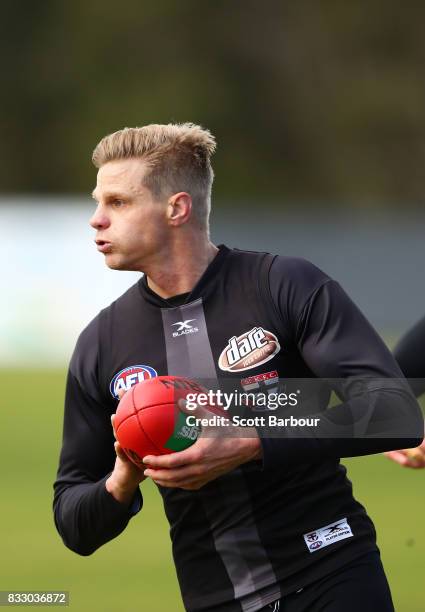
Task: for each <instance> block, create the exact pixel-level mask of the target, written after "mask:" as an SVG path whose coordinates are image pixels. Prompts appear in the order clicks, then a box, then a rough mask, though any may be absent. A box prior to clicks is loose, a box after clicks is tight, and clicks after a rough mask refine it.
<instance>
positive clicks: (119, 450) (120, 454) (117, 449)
mask: <svg viewBox="0 0 425 612" xmlns="http://www.w3.org/2000/svg"><path fill="white" fill-rule="evenodd" d="M114 448H115V452H116V455H117V457H119V459H121V461H124V462H125V463H129V462H130V459H129V458H128V457H127V455H126V454H125V451H124V450H123V448H122V446H121V444H120V443H119V442H115V443H114Z"/></svg>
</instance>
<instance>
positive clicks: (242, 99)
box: [0, 0, 425, 207]
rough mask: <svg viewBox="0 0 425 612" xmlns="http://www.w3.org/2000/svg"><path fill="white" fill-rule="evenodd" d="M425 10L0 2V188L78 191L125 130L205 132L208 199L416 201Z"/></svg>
mask: <svg viewBox="0 0 425 612" xmlns="http://www.w3.org/2000/svg"><path fill="white" fill-rule="evenodd" d="M424 19H425V5H424V4H423V3H422V2H419V1H417V0H412V1H411V2H409V3H408V4H407V5H403V4H401V3H400V2H398V1H397V0H387V2H385V5H383V4H382V2H379V1H378V0H370V1H369V2H365V1H364V0H361V1H360V2H337V1H336V0H319V1H316V2H314V1H309V0H300V1H298V2H279V1H269V2H263V3H260V2H254V1H253V0H246V1H244V2H224V1H223V0H217V1H216V2H207V1H205V0H204V1H201V2H199V1H195V0H186V1H185V2H172V1H171V0H159V1H158V2H155V3H149V2H144V3H142V2H140V1H139V0H123V1H122V2H120V3H117V2H101V1H100V0H90V1H89V2H87V1H85V0H73V1H72V2H58V1H57V0H42V1H41V2H32V1H30V0H18V1H17V2H15V1H14V0H4V2H2V19H1V21H0V58H1V59H0V61H1V63H2V89H3V95H2V100H1V128H2V137H1V139H0V156H1V159H2V163H1V164H0V191H3V192H4V191H8V192H41V193H46V192H55V193H57V192H88V191H89V190H90V189H91V186H92V182H93V176H94V173H93V168H92V167H91V164H90V154H91V151H92V149H93V147H94V145H95V144H96V142H97V141H98V140H99V139H100V138H101V137H102V136H103V135H105V134H106V133H109V132H111V131H115V130H116V129H119V128H121V127H124V126H126V125H130V126H133V125H143V124H145V123H150V122H159V123H164V122H169V121H188V120H189V121H194V122H199V123H201V124H203V125H205V126H207V127H209V128H210V129H211V130H212V131H213V132H214V133H215V134H216V136H217V138H218V143H219V149H218V152H217V155H216V159H215V168H216V174H217V181H216V194H217V196H218V199H220V196H223V197H224V196H225V197H227V198H229V197H230V198H233V199H245V200H246V199H247V198H258V197H262V198H274V199H275V201H276V204H279V203H282V202H284V203H285V205H288V206H289V205H290V202H292V203H293V205H294V206H296V202H298V201H299V200H302V201H303V203H304V204H305V203H306V202H310V203H316V202H318V201H320V202H321V205H322V206H331V205H332V203H338V202H340V201H341V200H344V202H348V203H350V202H351V204H352V205H353V206H360V207H361V206H367V207H370V206H374V207H382V206H396V205H398V204H400V202H402V203H403V206H405V205H411V206H415V205H419V204H421V203H422V202H423V199H424V197H423V191H424V190H423V178H422V169H423V165H424V159H425V147H424V135H425V115H424V112H423V109H424V107H425V81H424V78H423V66H424V59H425V39H424V36H423V22H424Z"/></svg>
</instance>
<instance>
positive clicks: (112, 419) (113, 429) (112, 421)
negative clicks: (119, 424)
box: [111, 414, 117, 440]
mask: <svg viewBox="0 0 425 612" xmlns="http://www.w3.org/2000/svg"><path fill="white" fill-rule="evenodd" d="M114 421H115V414H111V425H112V431H113V432H114V438H115V440H116V439H117V434H116V432H115V427H114Z"/></svg>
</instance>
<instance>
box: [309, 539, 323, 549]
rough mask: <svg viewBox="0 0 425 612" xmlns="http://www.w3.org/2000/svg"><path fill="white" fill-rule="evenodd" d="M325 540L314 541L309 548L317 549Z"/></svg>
mask: <svg viewBox="0 0 425 612" xmlns="http://www.w3.org/2000/svg"><path fill="white" fill-rule="evenodd" d="M322 544H323V542H320V541H319V542H313V544H310V546H309V549H310V550H317V549H318V548H320V547H321V546H322Z"/></svg>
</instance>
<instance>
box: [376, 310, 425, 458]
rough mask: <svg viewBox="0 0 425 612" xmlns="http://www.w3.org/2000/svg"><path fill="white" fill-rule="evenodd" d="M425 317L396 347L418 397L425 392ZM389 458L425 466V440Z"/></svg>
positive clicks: (399, 361) (402, 365) (399, 363)
mask: <svg viewBox="0 0 425 612" xmlns="http://www.w3.org/2000/svg"><path fill="white" fill-rule="evenodd" d="M424 355H425V317H423V318H422V319H421V320H420V321H418V322H417V323H416V324H415V325H414V326H413V327H412V328H411V329H410V330H409V331H408V332H407V333H406V334H405V335H404V336H403V337H402V338H401V340H400V341H399V342H398V343H397V346H396V347H395V349H394V357H395V358H396V360H397V362H398V365H399V366H400V369H401V371H402V372H403V374H404V375H405V376H406V378H408V379H409V382H410V384H411V387H412V389H413V392H414V394H415V395H416V397H419V396H420V395H422V394H423V393H425V357H424ZM385 454H386V455H387V457H388V458H389V459H392V461H395V462H396V463H398V464H400V465H402V466H403V467H408V468H413V469H421V468H425V441H424V442H422V444H421V445H420V446H418V448H407V449H403V450H395V451H389V452H387V453H385Z"/></svg>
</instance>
